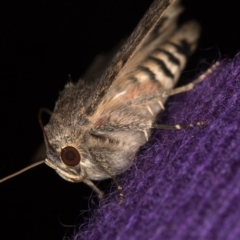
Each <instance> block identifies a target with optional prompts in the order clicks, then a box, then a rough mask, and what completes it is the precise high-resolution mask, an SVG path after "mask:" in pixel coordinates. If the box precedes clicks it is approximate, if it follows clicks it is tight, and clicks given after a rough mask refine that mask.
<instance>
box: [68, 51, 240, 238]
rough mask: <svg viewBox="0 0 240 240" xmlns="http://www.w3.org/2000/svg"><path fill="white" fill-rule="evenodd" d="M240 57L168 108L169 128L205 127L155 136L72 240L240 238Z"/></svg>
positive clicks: (167, 122)
mask: <svg viewBox="0 0 240 240" xmlns="http://www.w3.org/2000/svg"><path fill="white" fill-rule="evenodd" d="M239 99H240V55H238V56H237V57H235V59H233V60H224V61H222V63H221V65H220V66H219V67H218V68H217V69H216V70H215V71H214V72H213V73H212V74H211V75H210V76H208V77H207V78H206V79H205V81H204V82H203V83H201V84H199V85H198V86H197V87H196V88H195V89H194V90H192V91H189V92H187V93H184V94H180V95H178V96H174V97H173V98H171V99H170V101H169V102H168V104H167V109H166V112H165V115H166V117H165V118H164V119H163V122H164V123H166V124H175V123H182V124H186V123H192V122H198V121H202V120H205V121H207V125H206V126H204V127H195V128H192V129H190V128H188V129H185V130H181V131H173V130H158V131H154V133H153V135H152V137H151V139H150V141H149V142H148V143H147V144H146V146H144V147H143V149H142V150H141V151H140V152H139V153H138V156H137V157H136V159H135V161H134V164H133V166H132V167H131V168H130V169H129V170H128V171H127V172H125V173H124V174H122V175H121V176H119V177H118V180H119V182H120V184H121V185H122V186H123V192H124V194H125V202H124V204H123V206H121V207H120V206H118V195H117V193H116V192H115V191H114V189H115V188H114V187H112V189H111V190H109V192H111V194H107V195H106V199H105V202H103V203H102V204H101V206H100V207H99V208H98V209H96V210H94V211H93V216H92V218H91V219H90V220H89V221H88V222H87V223H85V224H84V225H82V226H80V227H78V228H77V229H75V231H76V233H75V236H74V237H72V238H71V239H76V240H80V239H85V240H86V239H91V240H95V239H96V240H99V239H106V240H112V239H119V240H123V239H127V240H130V239H134V240H135V239H137V240H141V239H143V240H146V239H151V240H154V239H156V240H162V239H163V240H166V239H167V240H169V239H170V240H173V239H177V240H179V239H184V240H186V239H204V240H206V239H207V240H215V239H216V240H237V239H240V100H239Z"/></svg>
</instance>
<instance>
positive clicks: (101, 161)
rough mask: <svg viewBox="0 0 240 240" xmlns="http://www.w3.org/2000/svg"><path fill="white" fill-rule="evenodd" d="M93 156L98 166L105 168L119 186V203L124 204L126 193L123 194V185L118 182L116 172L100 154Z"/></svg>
mask: <svg viewBox="0 0 240 240" xmlns="http://www.w3.org/2000/svg"><path fill="white" fill-rule="evenodd" d="M92 157H93V158H94V160H95V161H96V163H97V164H98V166H99V167H101V168H102V169H103V171H104V172H106V173H107V174H108V175H109V176H110V177H111V179H112V180H113V181H114V183H115V185H116V186H117V190H118V192H119V205H122V203H123V200H124V195H123V192H122V186H121V185H120V184H119V183H118V181H117V179H116V177H115V175H114V172H113V171H112V169H111V167H110V166H109V165H108V163H107V162H106V161H105V160H104V159H102V158H101V157H100V156H98V157H95V156H94V154H92ZM94 186H95V185H94ZM95 187H96V186H95Z"/></svg>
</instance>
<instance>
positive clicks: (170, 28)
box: [116, 0, 183, 81]
mask: <svg viewBox="0 0 240 240" xmlns="http://www.w3.org/2000/svg"><path fill="white" fill-rule="evenodd" d="M182 11H183V7H182V6H181V4H180V1H179V0H177V1H175V2H174V3H173V4H172V5H170V6H169V7H168V8H167V10H166V11H165V13H164V14H163V16H162V17H161V18H160V19H159V21H158V22H157V24H156V26H155V28H154V29H153V31H152V32H151V33H150V34H149V35H148V36H147V38H146V39H145V40H144V41H143V43H142V44H141V46H140V47H139V48H138V50H137V51H136V52H135V54H134V55H133V56H132V58H131V59H130V60H129V62H128V64H127V65H126V66H125V67H124V68H123V70H122V71H121V73H120V74H119V76H118V80H119V79H120V78H121V76H123V77H124V76H126V75H127V74H128V73H130V72H132V71H133V69H134V68H135V67H136V66H137V65H139V63H140V62H142V61H143V60H144V59H146V57H147V56H148V55H149V53H150V52H152V51H153V50H154V49H155V48H156V47H157V46H161V44H163V43H164V42H165V41H166V40H167V39H169V37H170V36H171V35H172V34H173V32H174V31H175V30H176V28H177V20H178V17H179V15H180V13H181V12H182ZM116 80H117V79H116ZM119 81H120V80H119Z"/></svg>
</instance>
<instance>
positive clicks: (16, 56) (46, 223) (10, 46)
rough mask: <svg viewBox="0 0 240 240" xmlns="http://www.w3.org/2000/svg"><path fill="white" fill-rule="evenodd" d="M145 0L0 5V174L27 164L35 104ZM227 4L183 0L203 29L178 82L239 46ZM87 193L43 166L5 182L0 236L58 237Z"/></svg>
mask: <svg viewBox="0 0 240 240" xmlns="http://www.w3.org/2000/svg"><path fill="white" fill-rule="evenodd" d="M151 2H152V1H150V0H142V1H137V0H132V1H129V0H128V1H123V0H122V1H120V0H115V1H112V0H105V1H101V0H95V1H93V0H88V1H80V0H75V1H74V0H73V1H67V0H66V1H63V0H56V1H52V0H48V1H43V0H41V1H39V0H35V1H26V0H23V1H8V3H7V4H8V5H5V6H2V7H1V12H2V13H1V56H2V59H1V60H2V61H1V62H2V64H1V88H0V89H1V120H2V123H1V139H2V141H1V142H2V145H1V157H0V177H1V178H2V177H4V176H6V175H8V174H11V173H13V172H15V171H18V170H19V169H21V168H23V167H25V166H27V165H28V164H29V163H30V159H31V158H32V156H33V154H34V152H35V151H36V149H37V147H38V145H39V144H40V143H41V142H42V133H41V130H40V127H39V124H38V121H37V113H38V109H39V108H40V107H43V106H44V107H48V108H49V109H53V107H54V103H55V101H56V100H57V97H58V92H59V91H60V90H62V89H63V86H64V84H65V83H66V82H67V81H68V74H71V78H72V80H73V81H77V80H78V78H79V77H80V76H81V75H82V74H83V73H84V71H85V70H86V69H87V67H88V66H89V64H90V63H91V61H92V60H93V58H94V56H95V55H96V54H98V53H101V52H104V51H105V52H107V51H109V50H111V48H112V47H113V46H114V45H115V44H117V43H118V41H119V40H121V39H122V38H123V37H125V36H127V35H129V34H130V33H131V31H132V30H133V29H134V26H136V24H137V23H138V21H139V20H140V18H141V17H142V16H143V14H144V12H145V11H146V10H147V8H148V6H149V5H150V3H151ZM235 2H236V1H234V0H229V1H226V2H222V3H220V1H216V0H215V1H210V0H208V1H206V0H201V1H200V0H197V1H191V0H185V1H183V4H184V5H185V7H186V11H185V13H184V15H183V18H182V19H191V18H195V19H197V20H198V21H199V22H200V23H201V25H202V28H203V32H202V38H201V41H200V44H199V49H198V51H197V52H196V54H195V55H194V56H193V57H192V58H191V62H190V63H189V65H188V67H187V69H186V71H185V72H184V74H183V78H184V79H187V80H189V79H190V78H191V76H194V75H195V74H197V73H198V72H199V71H200V70H201V69H203V68H206V67H207V66H209V65H210V64H211V63H212V62H213V61H214V60H216V59H219V58H224V57H233V56H234V55H235V54H236V53H237V51H238V50H239V47H240V44H239V43H240V37H239V21H240V20H239V15H237V14H236V12H237V8H238V7H237V3H235ZM5 4H6V3H5ZM237 34H238V36H237ZM183 81H184V80H182V82H183ZM109 184H110V183H109V182H105V183H101V184H100V187H101V188H103V189H104V188H105V187H106V186H108V185H109ZM91 194H92V191H91V190H90V189H89V188H88V187H86V186H84V184H72V183H68V182H66V181H64V180H63V179H61V178H60V177H59V176H58V175H57V174H56V173H55V172H54V171H53V170H52V169H50V168H49V167H47V166H45V165H41V166H39V167H37V168H36V169H33V170H31V171H28V172H26V173H25V174H23V175H20V176H18V177H16V178H14V179H11V180H9V181H7V182H5V183H3V184H1V186H0V196H1V204H0V206H1V210H0V219H1V221H2V222H3V223H1V229H2V230H1V233H0V235H1V239H61V238H62V237H63V236H64V234H66V232H67V231H70V232H71V229H70V230H67V228H64V227H63V226H62V225H61V223H60V222H62V223H63V224H75V223H80V222H83V221H84V218H86V217H88V216H89V215H90V213H89V212H88V211H87V210H88V209H89V205H91V206H94V205H95V204H97V200H96V199H95V198H94V202H92V201H90V200H89V196H90V195H91ZM59 219H60V220H59ZM106 231H107V230H106ZM2 236H4V237H3V238H2Z"/></svg>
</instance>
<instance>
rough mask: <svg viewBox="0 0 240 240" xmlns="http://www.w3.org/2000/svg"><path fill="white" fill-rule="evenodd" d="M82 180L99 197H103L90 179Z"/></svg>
mask: <svg viewBox="0 0 240 240" xmlns="http://www.w3.org/2000/svg"><path fill="white" fill-rule="evenodd" d="M83 182H84V183H85V184H87V185H88V186H89V187H91V188H92V189H93V190H94V191H95V193H97V195H98V198H99V199H102V198H103V195H104V194H103V192H102V191H101V190H100V189H99V188H98V187H97V186H96V185H95V184H94V183H93V182H92V181H91V180H89V179H86V178H85V179H84V180H83Z"/></svg>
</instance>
